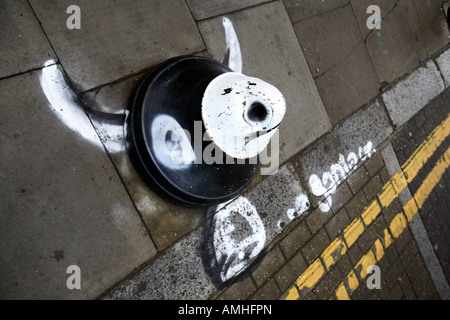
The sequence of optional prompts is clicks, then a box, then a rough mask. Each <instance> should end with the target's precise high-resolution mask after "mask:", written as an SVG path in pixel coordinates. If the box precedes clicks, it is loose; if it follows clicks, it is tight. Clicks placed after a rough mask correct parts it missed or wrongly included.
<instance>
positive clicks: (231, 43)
mask: <svg viewBox="0 0 450 320" xmlns="http://www.w3.org/2000/svg"><path fill="white" fill-rule="evenodd" d="M222 24H223V28H224V29H225V41H226V46H227V49H226V50H227V52H228V54H229V60H228V67H229V68H230V69H231V70H233V71H234V72H238V73H242V54H241V46H240V45H239V40H238V37H237V35H236V32H235V31H234V27H233V23H232V22H231V20H230V19H228V18H227V17H224V18H223V21H222Z"/></svg>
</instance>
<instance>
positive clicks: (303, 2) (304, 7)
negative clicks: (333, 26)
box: [283, 0, 349, 23]
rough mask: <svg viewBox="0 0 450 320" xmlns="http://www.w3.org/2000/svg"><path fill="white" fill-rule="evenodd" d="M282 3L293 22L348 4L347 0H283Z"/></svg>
mask: <svg viewBox="0 0 450 320" xmlns="http://www.w3.org/2000/svg"><path fill="white" fill-rule="evenodd" d="M283 3H284V6H285V7H286V11H287V13H288V15H289V18H290V19H291V21H292V22H293V23H294V22H298V21H301V20H304V19H308V18H311V17H313V16H316V15H319V14H321V13H324V12H327V11H330V10H333V9H336V8H338V7H342V6H344V5H346V4H348V3H349V0H323V1H317V0H283Z"/></svg>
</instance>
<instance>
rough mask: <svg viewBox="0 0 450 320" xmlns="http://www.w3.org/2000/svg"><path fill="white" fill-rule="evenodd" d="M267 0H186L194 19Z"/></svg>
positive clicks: (201, 18) (209, 16) (216, 14)
mask: <svg viewBox="0 0 450 320" xmlns="http://www.w3.org/2000/svg"><path fill="white" fill-rule="evenodd" d="M269 1H271V0H240V1H230V0H212V1H211V0H210V1H204V0H187V3H188V5H189V8H190V9H191V12H192V15H193V16H194V18H195V20H203V19H206V18H211V17H214V16H218V15H221V14H225V13H229V12H232V11H236V10H240V9H244V8H248V7H251V6H254V5H257V4H261V3H264V2H269Z"/></svg>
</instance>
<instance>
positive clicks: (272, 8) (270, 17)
mask: <svg viewBox="0 0 450 320" xmlns="http://www.w3.org/2000/svg"><path fill="white" fill-rule="evenodd" d="M227 17H228V18H229V19H230V20H231V22H232V24H233V26H234V29H235V31H236V34H237V37H238V39H239V43H240V49H241V52H242V60H243V71H242V72H243V73H244V74H247V75H249V76H255V77H258V78H261V79H263V80H265V81H267V82H269V83H271V84H273V85H274V86H276V87H277V88H278V89H279V90H280V91H281V92H282V93H283V95H284V97H285V98H286V103H287V111H286V115H285V118H284V120H283V123H282V125H281V126H280V163H282V162H283V161H285V160H287V159H289V158H290V157H291V156H293V155H294V154H296V153H297V152H298V151H300V150H301V149H303V148H304V147H305V146H307V145H308V144H310V143H311V142H313V141H314V140H315V139H317V138H318V137H320V136H321V135H322V134H324V133H325V132H326V131H327V130H328V129H329V128H330V122H329V120H328V116H327V114H326V112H325V109H324V107H323V104H322V101H321V99H320V96H319V94H318V92H317V89H316V87H315V84H314V81H313V79H312V77H311V74H310V72H309V70H308V66H307V64H306V61H305V58H304V56H303V54H302V50H301V48H300V46H299V44H298V41H297V39H296V36H295V33H294V31H293V29H292V26H291V24H290V22H289V18H288V16H287V14H286V11H285V9H284V7H283V4H282V3H281V2H272V3H268V4H263V5H260V6H256V7H252V8H249V9H246V10H243V11H238V12H233V13H231V14H227ZM222 20H223V19H222V18H221V17H217V18H213V19H208V20H204V21H201V22H199V29H200V32H201V34H202V36H203V39H204V40H205V44H206V47H207V49H208V52H209V53H210V54H211V56H212V57H213V58H214V59H216V60H222V58H223V57H224V54H225V52H226V47H225V44H226V42H225V33H224V27H223V23H222ZM293 137H295V139H294V138H293Z"/></svg>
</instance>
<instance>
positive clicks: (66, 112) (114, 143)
mask: <svg viewBox="0 0 450 320" xmlns="http://www.w3.org/2000/svg"><path fill="white" fill-rule="evenodd" d="M39 80H40V84H41V88H42V91H43V92H44V94H45V96H46V97H47V100H48V101H49V102H50V108H51V110H52V111H53V112H54V113H55V114H56V115H57V117H58V118H59V119H60V120H61V122H63V123H64V125H66V126H67V127H68V128H70V129H71V130H72V131H74V132H75V133H77V134H78V135H79V136H81V137H82V138H84V139H85V140H87V141H88V142H90V143H91V144H93V145H95V146H96V147H102V144H101V142H100V140H99V137H98V136H97V133H96V132H95V130H94V128H93V127H92V125H91V122H90V121H89V118H88V117H87V115H86V113H85V112H84V109H83V107H82V106H81V105H80V104H78V103H77V102H76V101H77V98H76V95H75V93H74V92H73V90H72V89H71V88H70V86H69V85H68V84H67V82H66V80H65V78H64V75H63V73H62V72H61V70H60V69H58V66H57V65H56V64H55V61H53V60H48V61H47V62H45V63H44V68H42V72H41V75H40V79H39ZM101 128H102V130H103V131H104V132H105V133H106V134H107V135H108V137H109V139H107V145H106V146H107V148H108V151H110V152H119V151H122V150H124V148H125V145H124V143H123V141H122V140H123V139H122V137H123V126H121V125H112V124H107V123H102V124H101Z"/></svg>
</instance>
